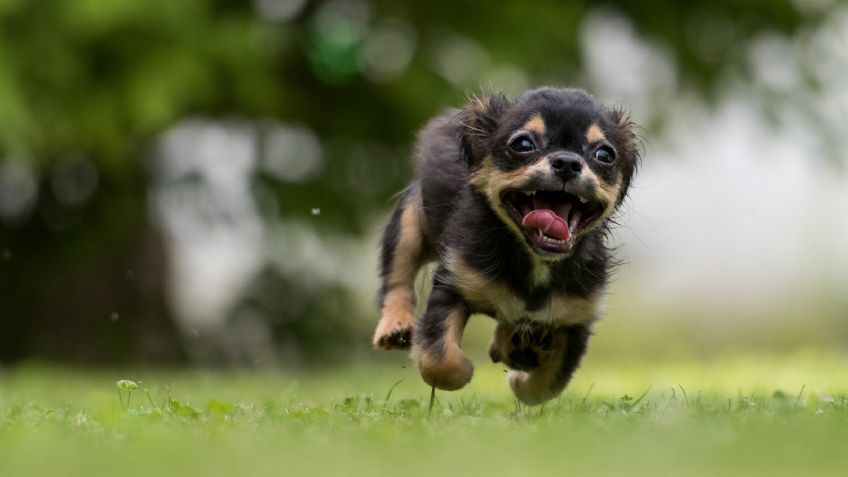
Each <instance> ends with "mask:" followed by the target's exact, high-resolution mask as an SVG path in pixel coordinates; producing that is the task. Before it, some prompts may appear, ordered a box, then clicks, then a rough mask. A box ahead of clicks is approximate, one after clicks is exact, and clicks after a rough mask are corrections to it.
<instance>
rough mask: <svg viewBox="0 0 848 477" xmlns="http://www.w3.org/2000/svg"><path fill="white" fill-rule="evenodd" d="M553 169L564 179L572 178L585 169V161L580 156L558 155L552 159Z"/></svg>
mask: <svg viewBox="0 0 848 477" xmlns="http://www.w3.org/2000/svg"><path fill="white" fill-rule="evenodd" d="M551 169H553V170H554V172H555V173H556V174H557V175H558V176H560V177H562V178H563V179H571V178H572V177H574V176H576V175H577V174H580V171H581V170H583V162H581V161H580V158H579V157H574V156H557V157H554V158H553V159H551Z"/></svg>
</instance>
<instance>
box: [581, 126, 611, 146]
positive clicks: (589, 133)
mask: <svg viewBox="0 0 848 477" xmlns="http://www.w3.org/2000/svg"><path fill="white" fill-rule="evenodd" d="M604 139H606V136H605V135H604V130H603V129H601V127H600V126H598V125H597V124H595V123H593V124H592V125H591V126H589V129H587V130H586V142H588V143H589V144H594V143H596V142H601V141H603V140H604Z"/></svg>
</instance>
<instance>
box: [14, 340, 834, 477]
mask: <svg viewBox="0 0 848 477" xmlns="http://www.w3.org/2000/svg"><path fill="white" fill-rule="evenodd" d="M401 362H403V363H404V366H405V367H402V366H401V364H399V363H401ZM476 362H477V363H478V370H477V374H476V375H475V378H474V380H473V381H472V383H471V385H469V387H468V388H467V389H465V390H463V391H460V392H456V393H447V392H437V393H436V398H437V400H436V403H435V404H434V406H433V409H432V412H430V411H429V410H428V405H429V398H430V389H429V388H428V387H426V386H425V385H424V384H423V383H422V382H421V381H420V379H419V378H418V376H417V372H416V370H415V369H413V367H412V366H410V365H409V364H408V363H406V362H405V361H403V360H402V358H401V357H400V356H399V355H398V357H397V363H398V364H391V365H385V364H383V365H366V364H359V365H351V366H349V367H348V368H345V369H335V370H323V371H320V372H310V373H306V372H301V373H286V372H231V373H220V372H219V373H213V372H198V371H173V370H172V371H151V370H143V369H142V370H134V371H129V370H120V371H108V372H107V371H81V370H73V369H62V368H55V367H44V366H24V367H19V368H16V369H14V370H7V371H6V372H5V373H0V475H2V476H14V475H39V476H41V475H50V476H53V475H62V476H76V475H85V476H91V475H109V476H136V475H138V476H160V475H203V476H219V475H220V476H239V475H241V476H252V475H321V476H323V475H422V476H425V475H426V476H442V475H449V474H450V475H459V474H461V475H490V476H494V475H577V476H583V475H683V476H688V475H770V476H782V475H787V476H789V475H792V476H811V475H845V472H846V470H847V469H848V452H846V442H848V399H846V396H848V355H845V354H839V353H823V352H811V353H796V354H792V355H784V356H727V357H720V358H716V359H714V360H711V361H698V360H686V359H684V360H665V361H661V362H654V363H648V362H634V361H633V360H630V359H627V358H624V357H619V358H617V359H610V360H609V361H606V360H604V361H599V360H598V359H595V360H593V359H592V355H591V354H590V355H589V359H588V360H587V362H586V364H585V366H584V367H583V368H582V369H581V370H580V371H579V372H578V375H577V376H576V378H575V380H574V382H573V384H572V386H571V387H569V389H568V391H567V392H566V393H565V395H563V397H562V398H560V399H559V400H557V401H555V402H551V403H549V404H546V405H545V406H543V407H534V408H527V407H524V406H520V405H518V404H517V403H516V401H515V399H514V398H512V396H511V394H510V393H509V391H508V390H507V386H506V384H505V382H504V377H503V370H502V368H499V367H497V366H494V365H491V364H488V363H485V362H484V361H482V360H479V359H478V360H477V361H476ZM120 379H131V380H134V381H136V382H139V381H140V383H139V387H138V389H136V390H134V391H133V392H132V396H131V398H130V402H129V405H127V397H128V396H127V392H128V391H127V390H126V389H124V390H122V391H121V392H122V397H121V398H120V400H119V397H118V391H119V389H118V386H116V382H117V381H118V380H120ZM144 389H148V390H149V391H148V392H147V393H145V392H144ZM148 394H149V398H148Z"/></svg>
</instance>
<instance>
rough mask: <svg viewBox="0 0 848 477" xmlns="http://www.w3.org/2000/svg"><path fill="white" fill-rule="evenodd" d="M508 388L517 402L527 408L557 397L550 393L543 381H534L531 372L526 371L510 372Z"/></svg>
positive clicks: (555, 394) (554, 393) (536, 379)
mask: <svg viewBox="0 0 848 477" xmlns="http://www.w3.org/2000/svg"><path fill="white" fill-rule="evenodd" d="M508 379H509V387H510V388H512V392H513V393H514V394H515V397H517V398H518V400H519V401H521V402H523V403H524V404H527V405H528V406H535V405H537V404H542V403H543V402H545V401H549V400H551V399H553V398H555V397H556V396H557V394H559V393H557V392H554V391H552V390H551V389H550V388H549V387H548V386H547V384H548V383H547V382H546V380H544V379H538V377H536V378H535V379H534V373H533V372H529V373H528V372H526V371H510V372H509V375H508Z"/></svg>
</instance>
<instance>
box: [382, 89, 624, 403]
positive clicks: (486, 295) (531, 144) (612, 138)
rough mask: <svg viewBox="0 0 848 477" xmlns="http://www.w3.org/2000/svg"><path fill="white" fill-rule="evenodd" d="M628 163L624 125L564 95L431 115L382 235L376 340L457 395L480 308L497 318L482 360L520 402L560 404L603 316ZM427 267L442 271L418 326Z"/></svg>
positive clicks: (469, 369) (556, 92) (498, 100)
mask: <svg viewBox="0 0 848 477" xmlns="http://www.w3.org/2000/svg"><path fill="white" fill-rule="evenodd" d="M638 159H639V154H638V150H637V139H636V136H635V134H634V132H633V125H632V123H631V122H630V119H629V118H628V116H627V115H626V114H625V113H623V112H622V111H620V110H611V109H607V108H605V107H604V106H602V105H599V104H598V103H596V102H595V100H594V99H593V98H592V97H591V96H589V95H588V94H587V93H585V92H583V91H579V90H574V89H555V88H540V89H536V90H532V91H528V92H526V93H524V94H523V95H522V96H521V97H519V98H518V99H517V100H515V101H509V100H507V99H506V98H505V97H503V96H501V95H492V96H484V97H478V98H472V99H471V100H470V102H469V104H468V106H467V107H466V108H465V109H463V110H450V111H447V112H445V113H443V114H442V115H440V116H438V117H436V118H434V119H433V120H431V121H430V123H429V124H427V125H426V126H425V127H424V129H423V130H422V131H421V132H420V134H419V136H418V141H417V145H416V148H415V165H416V179H415V180H414V181H413V182H412V183H411V184H410V185H409V186H408V187H407V188H406V189H405V190H404V191H403V193H402V194H401V196H400V198H399V200H398V203H397V206H396V208H395V210H394V213H393V214H392V217H391V220H390V221H389V224H388V226H387V227H386V230H385V234H384V237H383V245H382V254H381V277H382V287H381V289H380V296H379V303H380V311H381V318H380V323H379V324H378V325H377V330H376V332H375V334H374V345H375V346H376V347H380V348H385V349H409V348H410V347H411V348H412V354H413V356H414V357H415V359H416V360H417V362H418V368H419V370H420V372H421V376H422V378H423V379H424V381H426V382H427V383H428V384H430V385H434V386H436V387H438V388H439V389H447V390H453V389H459V388H461V387H463V386H465V384H466V383H468V381H469V380H470V379H471V376H472V374H473V371H474V368H473V366H472V364H471V362H470V361H469V360H468V359H467V358H466V357H465V356H464V355H463V353H462V349H461V348H460V344H461V342H462V334H463V330H464V328H465V324H466V322H467V321H468V317H469V316H470V315H472V314H474V313H482V314H485V315H489V316H491V317H493V318H495V319H496V320H497V322H498V325H497V328H496V330H495V337H494V340H493V342H492V345H491V348H490V350H489V354H490V356H491V358H492V360H493V361H494V362H500V361H502V362H504V363H505V364H506V365H507V366H508V367H509V368H511V369H512V371H511V372H510V374H509V384H510V387H511V388H512V390H513V392H514V393H515V395H516V396H517V397H518V399H520V400H521V401H522V402H524V403H527V404H538V403H542V402H544V401H547V400H549V399H551V398H554V397H556V396H557V395H559V394H560V393H561V392H562V390H563V389H564V388H565V386H566V384H568V381H569V379H571V375H572V374H573V373H574V370H575V369H577V367H578V365H579V364H580V359H581V358H582V356H583V354H584V353H585V351H586V345H587V341H588V339H589V335H590V334H591V333H590V330H591V327H592V324H593V323H594V322H595V320H597V319H598V317H599V313H600V307H601V298H602V295H603V293H604V288H605V287H606V284H607V279H608V276H609V274H608V270H609V267H610V265H611V263H610V262H611V252H610V250H609V248H607V246H606V244H605V239H606V236H607V235H608V232H609V220H610V217H611V216H612V215H613V213H614V212H615V211H616V209H617V208H618V206H619V205H620V204H621V202H622V200H624V198H625V196H626V195H627V189H628V187H629V186H630V181H631V178H632V177H633V174H634V172H635V170H636V166H637V163H638ZM428 261H436V262H438V266H437V268H436V271H435V277H434V281H433V289H432V292H431V293H430V297H429V299H428V302H427V308H426V311H425V312H424V315H423V316H422V317H421V319H420V320H418V321H415V316H414V310H415V292H414V290H413V282H414V279H415V275H416V273H417V271H418V269H419V268H420V267H421V266H422V265H423V264H425V263H426V262H428Z"/></svg>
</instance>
